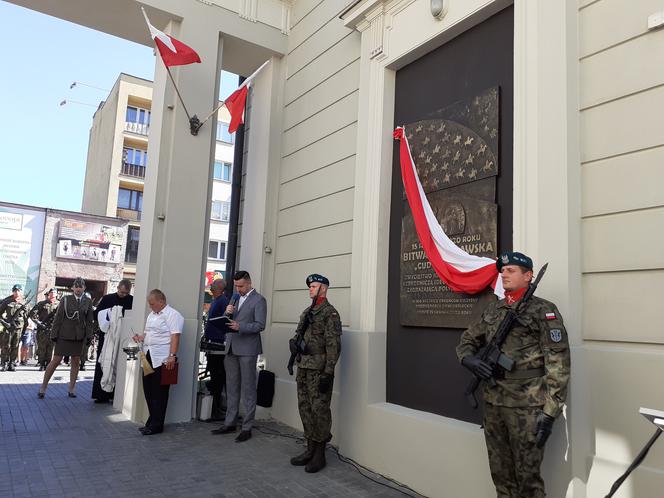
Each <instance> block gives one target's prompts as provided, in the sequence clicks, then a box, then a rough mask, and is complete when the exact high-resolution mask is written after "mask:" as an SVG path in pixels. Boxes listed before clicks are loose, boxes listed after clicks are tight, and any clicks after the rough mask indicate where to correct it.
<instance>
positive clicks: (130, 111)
mask: <svg viewBox="0 0 664 498" xmlns="http://www.w3.org/2000/svg"><path fill="white" fill-rule="evenodd" d="M125 121H126V122H127V123H139V124H144V125H149V124H150V111H149V110H148V109H142V108H140V107H134V106H130V105H128V106H127V114H126V115H125Z"/></svg>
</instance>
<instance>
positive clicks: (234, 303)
mask: <svg viewBox="0 0 664 498" xmlns="http://www.w3.org/2000/svg"><path fill="white" fill-rule="evenodd" d="M239 300H240V294H238V293H237V292H236V293H234V294H233V295H232V296H231V302H230V303H228V304H230V305H231V306H233V307H235V306H237V303H238V301H239ZM224 315H225V316H227V317H228V318H233V313H224Z"/></svg>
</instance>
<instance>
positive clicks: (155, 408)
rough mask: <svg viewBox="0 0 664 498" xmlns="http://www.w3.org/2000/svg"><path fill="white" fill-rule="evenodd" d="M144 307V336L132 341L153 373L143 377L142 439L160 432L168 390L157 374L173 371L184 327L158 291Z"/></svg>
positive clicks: (180, 319)
mask: <svg viewBox="0 0 664 498" xmlns="http://www.w3.org/2000/svg"><path fill="white" fill-rule="evenodd" d="M148 305H149V306H150V309H151V310H152V312H151V313H150V314H149V315H148V317H147V319H146V320H145V332H144V333H143V335H135V336H134V340H135V341H136V342H142V343H143V345H144V346H145V348H146V349H147V359H148V361H149V362H150V365H152V368H153V369H154V373H152V374H150V375H144V376H143V392H144V393H145V402H146V403H147V405H148V411H149V413H150V416H149V417H148V420H147V422H146V423H145V427H141V428H140V429H139V430H140V431H141V433H142V434H143V435H144V436H151V435H153V434H159V433H161V432H163V431H164V418H165V417H166V408H167V406H168V391H169V388H170V387H171V386H170V385H161V374H162V369H164V368H165V369H167V370H172V369H173V368H175V363H176V362H177V352H178V346H179V345H180V335H181V334H182V328H183V326H184V317H183V316H182V315H181V314H180V313H179V312H178V311H177V310H175V309H174V308H171V307H170V306H169V305H168V304H167V303H166V295H165V294H164V293H163V292H161V291H160V290H159V289H154V290H151V291H150V293H149V294H148Z"/></svg>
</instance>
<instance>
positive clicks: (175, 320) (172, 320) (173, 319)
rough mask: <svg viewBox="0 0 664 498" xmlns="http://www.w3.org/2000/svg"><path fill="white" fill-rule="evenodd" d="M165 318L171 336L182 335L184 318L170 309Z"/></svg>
mask: <svg viewBox="0 0 664 498" xmlns="http://www.w3.org/2000/svg"><path fill="white" fill-rule="evenodd" d="M165 318H166V324H167V325H168V329H169V330H170V332H171V334H181V333H182V329H183V328H184V317H183V316H182V314H181V313H180V312H178V311H177V310H174V309H173V308H171V309H170V313H168V314H167V315H166V316H165Z"/></svg>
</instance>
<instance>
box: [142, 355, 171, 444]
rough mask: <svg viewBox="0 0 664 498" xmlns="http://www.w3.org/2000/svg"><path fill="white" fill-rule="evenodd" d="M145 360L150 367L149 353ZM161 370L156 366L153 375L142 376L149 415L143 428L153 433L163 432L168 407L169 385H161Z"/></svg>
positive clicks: (160, 367)
mask: <svg viewBox="0 0 664 498" xmlns="http://www.w3.org/2000/svg"><path fill="white" fill-rule="evenodd" d="M147 359H148V361H149V362H150V365H152V359H151V358H150V353H149V352H148V354H147ZM152 368H154V365H152ZM162 368H163V367H162V366H158V367H157V368H154V373H153V374H150V375H144V376H143V393H144V394H145V402H146V403H147V404H148V412H149V413H150V416H149V417H148V421H147V422H145V427H147V428H149V429H152V430H153V431H155V432H161V431H163V430H164V418H166V408H167V407H168V391H169V390H170V388H171V386H170V385H165V386H162V385H161V369H162Z"/></svg>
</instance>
